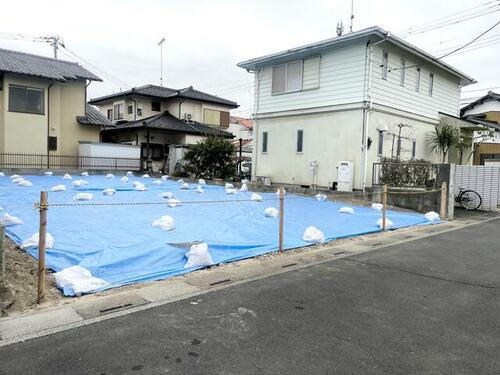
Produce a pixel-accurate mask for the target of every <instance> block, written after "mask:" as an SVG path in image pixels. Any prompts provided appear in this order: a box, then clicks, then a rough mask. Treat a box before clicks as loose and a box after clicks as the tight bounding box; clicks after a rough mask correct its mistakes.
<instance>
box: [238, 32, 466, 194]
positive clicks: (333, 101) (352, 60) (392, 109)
mask: <svg viewBox="0 0 500 375" xmlns="http://www.w3.org/2000/svg"><path fill="white" fill-rule="evenodd" d="M238 66H239V67H241V68H244V69H246V70H247V71H249V72H251V73H254V76H255V94H254V95H255V96H254V134H253V139H254V147H253V169H252V178H253V179H255V178H256V177H257V176H265V177H270V178H271V181H272V182H273V183H274V182H276V183H284V184H298V185H307V186H310V185H318V186H324V187H329V186H332V184H333V183H334V182H336V181H338V176H337V168H338V166H339V163H340V162H343V161H349V162H351V163H352V165H353V166H354V169H353V175H354V181H353V186H354V188H355V189H362V188H364V187H367V186H370V185H371V174H372V165H373V163H374V162H377V161H378V160H379V159H380V157H382V156H387V157H391V156H392V157H399V158H400V159H409V158H414V159H426V160H430V161H434V160H438V156H437V155H434V154H433V153H432V152H431V151H430V148H429V146H428V134H429V133H430V132H432V131H433V130H434V127H435V126H437V125H438V124H439V121H440V117H441V116H442V115H443V114H449V115H452V116H458V115H459V111H460V107H459V99H460V88H461V87H462V86H465V85H468V84H472V83H474V82H475V80H474V79H473V78H471V77H469V76H468V75H466V74H464V73H462V72H460V71H458V70H457V69H455V68H453V67H451V66H450V65H448V64H446V63H444V62H443V61H441V60H439V59H437V58H436V57H434V56H431V55H430V54H428V53H426V52H424V51H422V50H420V49H419V48H417V47H415V46H413V45H411V44H409V43H407V42H405V41H404V40H402V39H400V38H397V37H396V36H394V35H392V34H391V33H389V32H387V31H385V30H383V29H381V28H379V27H371V28H368V29H364V30H361V31H357V32H352V33H349V34H345V35H342V36H339V37H336V38H332V39H327V40H323V41H320V42H317V43H312V44H309V45H305V46H302V47H297V48H291V49H288V50H286V51H283V52H278V53H274V54H271V55H267V56H263V57H259V58H254V59H251V60H248V61H244V62H241V63H239V64H238ZM311 165H312V166H311Z"/></svg>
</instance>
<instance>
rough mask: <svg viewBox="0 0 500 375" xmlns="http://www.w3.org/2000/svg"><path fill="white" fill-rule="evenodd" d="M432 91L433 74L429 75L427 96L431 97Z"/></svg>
mask: <svg viewBox="0 0 500 375" xmlns="http://www.w3.org/2000/svg"><path fill="white" fill-rule="evenodd" d="M433 90H434V74H433V73H429V96H432V91H433Z"/></svg>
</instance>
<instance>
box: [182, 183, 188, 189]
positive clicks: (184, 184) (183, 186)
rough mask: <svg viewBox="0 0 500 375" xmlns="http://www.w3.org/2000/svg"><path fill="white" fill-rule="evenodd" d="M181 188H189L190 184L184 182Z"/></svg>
mask: <svg viewBox="0 0 500 375" xmlns="http://www.w3.org/2000/svg"><path fill="white" fill-rule="evenodd" d="M181 189H189V184H188V183H187V182H185V183H183V184H182V185H181Z"/></svg>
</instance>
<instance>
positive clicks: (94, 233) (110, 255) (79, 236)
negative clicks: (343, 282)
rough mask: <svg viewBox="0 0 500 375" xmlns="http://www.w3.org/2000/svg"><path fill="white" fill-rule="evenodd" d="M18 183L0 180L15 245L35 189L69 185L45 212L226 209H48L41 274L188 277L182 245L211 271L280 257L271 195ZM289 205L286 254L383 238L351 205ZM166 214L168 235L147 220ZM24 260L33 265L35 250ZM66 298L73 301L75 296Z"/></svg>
mask: <svg viewBox="0 0 500 375" xmlns="http://www.w3.org/2000/svg"><path fill="white" fill-rule="evenodd" d="M23 177H24V178H25V179H27V180H29V181H31V182H32V183H33V186H31V187H20V186H17V185H15V184H14V183H12V182H11V179H10V178H9V177H8V176H6V177H0V207H3V208H4V210H3V211H0V214H3V213H6V212H8V213H9V214H11V215H14V216H17V217H19V218H20V219H21V220H23V222H24V223H23V224H21V225H14V226H9V227H7V228H6V233H7V235H8V236H9V237H10V238H11V239H12V240H14V241H15V242H16V243H17V244H20V243H21V242H22V241H23V240H25V239H27V238H29V237H30V236H32V235H33V234H34V233H36V232H38V223H39V215H38V211H36V210H35V209H34V202H36V201H38V200H39V195H40V191H41V190H50V188H51V187H52V186H55V185H59V184H64V185H66V187H67V191H64V192H50V193H49V204H50V203H77V201H74V200H73V197H74V196H75V195H76V194H77V193H78V192H90V193H92V194H94V199H93V200H92V201H90V202H91V203H97V202H102V203H111V202H113V203H118V202H165V199H163V198H161V197H160V196H159V194H160V193H161V192H166V191H170V192H172V193H173V194H174V196H175V198H176V199H179V200H181V201H186V202H187V201H190V202H193V201H224V202H222V203H203V204H183V205H182V206H179V207H174V208H170V207H168V206H166V205H135V206H128V205H123V206H119V205H116V206H88V207H85V206H83V207H82V206H80V207H74V206H67V207H50V208H49V212H48V231H49V233H51V234H52V235H53V237H54V239H55V246H54V248H53V249H48V250H47V255H46V263H47V266H48V267H49V268H51V269H52V270H54V271H61V270H63V269H65V268H67V267H70V266H73V265H79V266H81V267H84V268H86V269H88V270H90V272H91V273H92V275H93V276H95V277H98V278H101V279H103V280H105V281H106V282H108V283H109V284H110V286H111V287H116V286H120V285H124V284H129V283H135V282H140V281H148V280H158V279H164V278H167V277H170V276H173V275H178V274H182V273H185V272H189V271H192V270H193V269H184V268H183V267H184V265H185V263H186V258H185V256H184V254H185V253H186V251H187V250H188V248H186V246H183V245H182V244H183V243H189V242H193V241H204V242H207V243H208V246H209V251H210V253H211V255H212V258H213V260H214V262H215V263H217V264H218V263H227V262H231V261H234V260H237V259H244V258H249V257H254V256H256V255H260V254H264V253H268V252H272V251H276V249H277V246H278V219H276V218H268V217H265V216H264V209H265V208H267V207H276V208H278V204H279V202H278V200H277V197H276V195H275V194H274V193H261V195H262V196H263V197H264V199H265V200H264V201H263V202H255V201H241V202H238V203H230V202H225V201H234V200H249V199H250V196H251V192H245V193H242V192H238V193H236V194H234V195H232V194H226V192H225V190H224V188H223V187H220V186H213V185H206V187H205V190H206V192H205V193H203V194H199V193H196V192H195V191H194V189H195V187H196V185H191V189H190V190H183V189H180V185H179V184H178V183H177V182H175V181H172V180H168V181H165V182H163V183H162V184H161V185H155V184H153V181H155V179H152V178H150V179H143V178H140V177H131V178H130V179H129V181H128V182H121V181H120V178H119V177H118V176H117V177H115V178H114V179H106V178H104V177H103V176H90V177H82V178H83V179H85V180H86V181H88V182H89V184H88V185H87V186H85V187H84V188H74V187H73V186H72V183H71V181H70V180H63V179H62V176H55V175H54V176H23ZM73 178H74V179H77V178H80V176H73ZM133 181H140V182H142V183H144V184H145V185H146V187H147V189H148V190H147V191H144V192H139V191H135V190H134V189H133V188H132V182H133ZM105 188H114V189H116V190H117V193H116V195H114V196H105V195H103V194H102V190H103V189H105ZM286 198H287V199H286V200H285V210H284V212H285V222H284V247H285V248H286V249H290V248H295V247H300V246H305V245H308V243H306V242H304V241H303V240H302V235H303V233H304V230H305V229H306V228H307V227H308V226H311V225H313V226H315V227H317V228H319V229H320V230H322V231H323V232H324V234H325V238H326V239H327V240H333V239H338V238H343V237H349V236H355V235H360V234H366V233H371V232H378V231H379V230H380V229H379V228H378V227H377V225H376V221H377V220H378V219H379V218H380V217H381V213H380V212H379V211H376V210H374V209H371V208H369V207H359V206H355V207H354V210H355V214H354V215H351V214H340V213H338V210H339V208H340V207H343V206H345V205H346V204H345V203H340V204H339V203H336V202H330V201H327V202H318V201H316V200H315V199H314V198H310V197H301V196H297V195H291V194H288V195H287V196H286ZM268 199H269V200H268ZM78 203H83V204H84V203H85V202H78ZM163 215H169V216H171V217H172V218H173V219H174V220H175V226H176V228H175V229H174V230H173V231H169V232H167V231H164V230H162V229H160V228H156V227H152V222H153V221H154V220H156V219H158V218H160V217H161V216H163ZM387 217H388V218H389V219H390V220H392V221H393V222H394V227H395V228H401V227H405V226H410V225H421V224H427V223H428V222H427V221H426V219H425V218H424V216H423V215H421V214H416V213H408V212H395V211H388V214H387ZM28 252H29V253H30V254H31V255H32V256H33V257H35V258H37V255H38V249H30V250H28ZM64 293H65V294H66V295H74V291H72V290H65V291H64Z"/></svg>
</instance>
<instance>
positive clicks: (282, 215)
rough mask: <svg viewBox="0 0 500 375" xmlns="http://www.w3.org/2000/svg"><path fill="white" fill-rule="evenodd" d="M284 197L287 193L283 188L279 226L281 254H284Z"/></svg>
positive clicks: (281, 191) (281, 190) (281, 189)
mask: <svg viewBox="0 0 500 375" xmlns="http://www.w3.org/2000/svg"><path fill="white" fill-rule="evenodd" d="M284 197H285V192H284V190H283V188H280V212H279V214H280V226H279V247H278V248H279V252H280V253H282V252H283V217H284V211H283V210H284V205H285V204H284V203H285V202H284Z"/></svg>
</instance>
